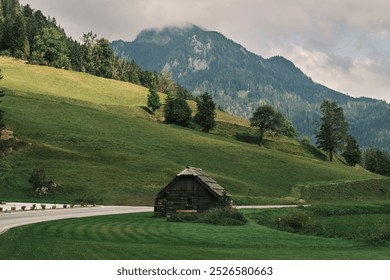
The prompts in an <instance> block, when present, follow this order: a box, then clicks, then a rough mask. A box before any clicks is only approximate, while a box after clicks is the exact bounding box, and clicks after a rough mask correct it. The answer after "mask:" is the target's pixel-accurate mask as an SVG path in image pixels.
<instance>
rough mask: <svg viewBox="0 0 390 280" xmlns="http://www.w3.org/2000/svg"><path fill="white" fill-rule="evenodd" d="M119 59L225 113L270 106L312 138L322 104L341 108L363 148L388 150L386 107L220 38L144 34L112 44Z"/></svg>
mask: <svg viewBox="0 0 390 280" xmlns="http://www.w3.org/2000/svg"><path fill="white" fill-rule="evenodd" d="M111 45H112V47H113V49H114V50H115V52H116V53H117V54H118V55H121V56H124V57H128V58H129V59H134V60H135V61H136V63H137V64H139V65H140V66H141V67H143V68H145V69H147V70H151V71H158V72H160V71H168V72H170V74H171V76H172V78H173V80H174V81H175V82H177V83H179V84H181V85H183V86H184V87H186V88H187V89H189V90H190V91H192V92H193V93H194V94H200V93H203V92H205V91H207V92H209V93H210V94H211V95H212V96H213V98H214V99H215V101H216V102H217V104H218V105H219V106H221V107H222V108H224V109H225V110H226V111H227V112H229V113H232V114H234V115H238V116H241V117H245V118H249V117H251V115H252V113H253V111H254V110H255V109H256V108H257V107H258V106H259V105H262V104H270V105H273V106H274V107H275V108H276V109H277V110H279V111H281V112H283V113H284V114H285V115H286V116H287V117H288V118H289V119H291V120H292V121H293V123H294V125H295V126H296V127H297V128H298V131H299V133H300V135H307V136H310V137H312V138H313V135H314V134H315V132H316V127H315V122H316V121H318V120H319V118H320V104H321V102H322V101H323V100H324V99H329V100H333V101H336V102H337V103H338V104H339V105H340V106H342V107H343V108H344V111H345V114H346V117H347V119H348V121H349V123H350V128H351V133H352V134H353V136H355V138H356V139H357V140H358V142H359V144H360V145H361V146H362V147H369V146H375V147H378V148H383V149H386V150H390V141H389V139H390V105H389V104H387V103H386V102H384V101H379V100H375V99H370V98H352V97H350V96H347V95H345V94H342V93H340V92H336V91H334V90H331V89H329V88H327V87H325V86H323V85H320V84H318V83H315V82H314V81H313V80H312V79H311V78H310V77H308V76H307V75H305V74H304V73H303V72H302V71H301V70H300V69H299V68H297V67H296V66H295V65H294V64H293V63H292V62H291V61H289V60H287V59H286V58H284V57H281V56H276V57H272V58H269V59H265V58H263V57H261V56H259V55H256V54H254V53H252V52H250V51H248V50H247V49H245V47H243V46H241V45H239V44H237V43H235V42H233V41H232V40H230V39H228V38H226V37H225V36H223V35H222V34H220V33H218V32H214V31H206V30H203V29H201V28H199V27H197V26H187V27H183V28H178V27H169V28H165V29H162V30H154V29H152V30H145V31H143V32H141V33H140V34H139V35H138V37H137V38H136V39H135V40H134V41H133V42H124V41H114V42H112V44H111Z"/></svg>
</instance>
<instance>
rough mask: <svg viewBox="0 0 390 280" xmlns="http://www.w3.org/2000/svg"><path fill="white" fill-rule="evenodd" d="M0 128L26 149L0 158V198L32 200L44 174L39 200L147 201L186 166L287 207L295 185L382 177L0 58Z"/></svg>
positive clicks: (224, 123) (142, 95) (113, 84)
mask: <svg viewBox="0 0 390 280" xmlns="http://www.w3.org/2000/svg"><path fill="white" fill-rule="evenodd" d="M0 68H1V69H2V70H3V74H4V79H3V80H2V81H1V84H0V86H1V87H2V88H3V89H4V91H5V93H6V96H5V97H4V98H3V99H4V102H3V103H2V104H3V106H4V109H5V111H6V115H5V120H4V121H5V123H6V124H7V126H8V128H9V129H12V130H13V131H14V134H15V136H16V137H17V138H18V139H20V140H23V141H24V142H25V143H26V145H23V146H22V147H20V148H19V149H16V150H14V151H13V152H12V153H11V154H8V155H7V156H4V155H2V156H1V159H0V160H1V161H0V200H2V201H4V200H5V201H7V200H8V201H9V200H26V199H30V200H36V199H37V198H35V197H32V196H31V192H30V189H31V187H30V186H29V183H28V181H27V178H28V177H29V175H30V174H31V172H32V170H33V169H34V168H36V167H38V166H39V167H43V168H44V169H45V171H46V174H47V177H48V179H53V180H54V181H55V182H57V183H58V184H60V185H61V188H60V193H59V194H57V195H56V196H54V197H49V198H42V199H46V200H47V199H51V200H57V201H64V200H65V201H76V200H93V201H96V202H98V203H106V204H151V203H152V201H153V198H154V195H155V194H156V193H157V192H158V191H159V190H160V189H161V188H163V187H164V186H165V185H166V184H167V183H169V181H170V180H171V179H172V178H173V177H174V176H175V175H176V174H177V173H178V172H179V171H181V170H182V169H183V168H184V167H185V166H188V165H191V166H197V167H201V168H203V169H204V170H206V171H207V172H208V173H209V174H210V175H211V176H212V177H214V178H215V179H216V180H217V181H218V182H219V183H220V184H221V185H223V186H224V187H225V188H226V189H227V190H228V191H229V192H230V193H232V194H233V196H234V200H236V201H238V202H239V203H247V202H254V203H259V202H260V203H293V202H296V201H297V200H298V199H299V198H300V193H299V192H297V191H296V190H297V187H300V186H308V187H309V186H311V185H313V186H320V185H323V184H330V183H338V182H347V181H348V182H353V181H359V180H366V179H379V180H382V177H380V176H376V175H373V174H371V173H368V172H366V171H365V170H363V169H361V168H359V167H357V168H350V167H347V166H345V165H344V164H343V163H341V162H334V163H329V162H326V161H324V160H323V159H321V157H322V155H321V153H319V152H318V150H316V149H315V148H313V147H311V146H307V145H304V144H300V143H299V142H296V141H293V140H289V139H284V138H282V139H273V138H267V141H266V148H259V147H258V146H257V145H256V144H251V143H250V142H251V141H248V140H251V139H253V133H252V131H251V130H250V129H249V128H247V127H245V126H242V125H239V124H245V121H242V120H240V119H237V118H234V117H232V116H228V115H226V114H222V113H220V114H219V115H218V120H219V125H218V128H217V130H215V131H213V133H212V134H205V133H202V132H199V131H196V130H192V129H186V128H181V127H177V126H172V125H166V124H164V123H161V122H159V121H158V120H156V118H155V117H152V116H150V115H149V114H148V113H147V111H145V110H144V109H143V106H145V104H146V96H147V93H148V90H147V89H145V88H142V87H139V86H135V85H133V84H129V83H123V82H117V81H112V80H108V79H102V78H97V77H94V76H90V75H87V74H83V73H77V72H70V71H64V70H58V69H53V68H49V67H42V66H32V65H26V64H24V63H22V62H19V61H16V60H12V59H9V58H3V57H1V58H0Z"/></svg>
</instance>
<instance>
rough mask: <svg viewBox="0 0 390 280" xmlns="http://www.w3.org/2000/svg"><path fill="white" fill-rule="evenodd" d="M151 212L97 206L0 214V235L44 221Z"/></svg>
mask: <svg viewBox="0 0 390 280" xmlns="http://www.w3.org/2000/svg"><path fill="white" fill-rule="evenodd" d="M152 211H153V207H145V206H98V207H77V208H66V209H50V210H34V211H17V212H7V213H5V212H1V213H0V234H2V233H4V232H6V231H7V230H9V229H10V228H14V227H18V226H22V225H28V224H34V223H39V222H45V221H53V220H61V219H67V218H81V217H92V216H103V215H114V214H127V213H141V212H152Z"/></svg>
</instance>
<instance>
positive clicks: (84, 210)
mask: <svg viewBox="0 0 390 280" xmlns="http://www.w3.org/2000/svg"><path fill="white" fill-rule="evenodd" d="M19 204H20V205H21V203H19ZM13 205H14V204H13V203H8V206H9V207H11V206H13ZM20 205H19V207H20ZM24 205H26V204H24ZM0 206H1V205H0ZM306 206H307V205H306ZM3 207H4V206H3ZM287 207H297V206H296V205H270V206H235V208H238V209H256V208H262V209H265V208H287ZM16 209H17V210H19V209H20V208H18V207H17V208H16ZM141 212H153V207H147V206H97V207H76V208H66V209H47V210H42V209H38V210H34V211H14V212H10V211H8V210H7V212H4V211H3V212H0V234H2V233H4V232H6V231H7V230H9V229H10V228H14V227H18V226H23V225H28V224H35V223H40V222H46V221H53V220H61V219H68V218H82V217H92V216H103V215H114V214H128V213H141Z"/></svg>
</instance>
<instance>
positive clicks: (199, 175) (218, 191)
mask: <svg viewBox="0 0 390 280" xmlns="http://www.w3.org/2000/svg"><path fill="white" fill-rule="evenodd" d="M184 176H193V177H195V178H196V179H198V180H199V181H200V182H201V183H202V184H203V185H204V186H205V187H206V188H207V189H208V190H209V191H210V192H212V193H213V194H215V195H217V196H223V195H224V194H226V195H227V196H231V195H230V194H229V193H228V192H227V191H226V190H225V189H224V188H223V187H222V186H221V185H220V184H218V183H217V182H216V181H215V180H214V179H213V178H211V177H210V176H209V175H208V174H207V173H206V172H204V171H203V170H202V169H200V168H196V167H191V166H187V167H186V169H184V170H183V171H181V172H180V173H179V174H177V176H176V178H175V179H174V180H172V181H171V182H170V183H169V184H168V186H166V187H165V188H164V189H163V190H162V191H161V192H159V194H158V195H157V196H160V195H161V194H162V193H164V192H165V190H166V189H168V188H169V187H170V186H171V185H172V183H174V182H175V181H176V180H177V179H178V178H180V177H184Z"/></svg>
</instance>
